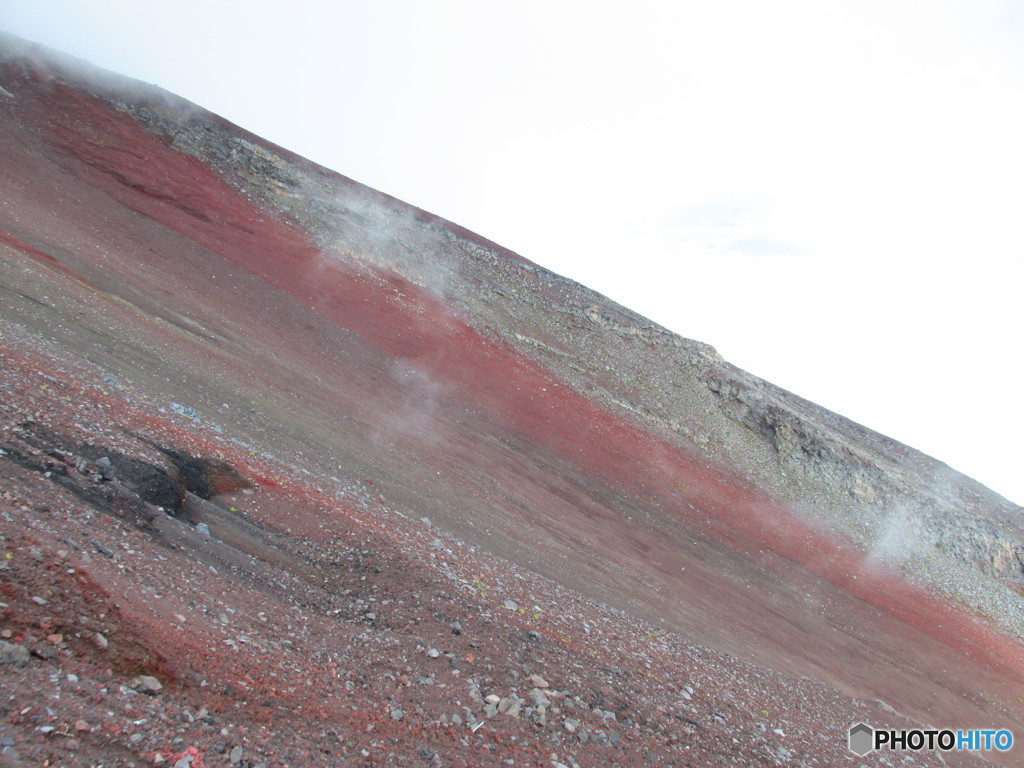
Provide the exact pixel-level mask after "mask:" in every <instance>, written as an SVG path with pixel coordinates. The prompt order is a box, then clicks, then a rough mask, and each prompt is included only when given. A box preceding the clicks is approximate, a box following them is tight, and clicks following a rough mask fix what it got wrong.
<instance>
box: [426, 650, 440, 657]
mask: <svg viewBox="0 0 1024 768" xmlns="http://www.w3.org/2000/svg"><path fill="white" fill-rule="evenodd" d="M440 655H441V652H440V651H439V650H437V648H431V649H430V650H428V651H427V656H429V657H430V658H432V659H436V658H437V657H438V656H440Z"/></svg>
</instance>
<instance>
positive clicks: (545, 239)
mask: <svg viewBox="0 0 1024 768" xmlns="http://www.w3.org/2000/svg"><path fill="white" fill-rule="evenodd" d="M0 28H3V29H6V30H7V31H10V32H14V33H15V34H19V35H22V36H23V37H27V38H29V39H32V40H36V41H39V42H42V43H45V44H47V45H49V46H51V47H55V48H58V49H61V50H64V51H67V52H69V53H72V54H74V55H76V56H80V57H82V58H85V59H88V60H89V61H92V62H93V63H95V64H98V65H100V66H103V67H106V68H108V69H113V70H116V71H118V72H122V73H124V74H127V75H131V76H133V77H137V78H139V79H142V80H145V81H148V82H152V83H156V84H158V85H160V86H162V87H163V88H166V89H168V90H170V91H174V92H175V93H178V94H180V95H182V96H184V97H185V98H187V99H190V100H191V101H194V102H196V103H198V104H200V105H202V106H204V107H206V108H208V109H211V110H213V111H214V112H217V113H219V114H221V115H223V116H224V117H227V118H228V119H230V120H232V121H234V122H236V123H238V124H240V125H242V126H244V127H245V128H247V129H249V130H252V131H253V132H255V133H257V134H260V135H262V136H264V137H266V138H268V139H270V140H272V141H274V142H277V143H278V144H281V145H283V146H285V147H287V148H288V149H291V150H294V151H296V152H298V153H300V154H302V155H305V156H307V157H309V158H311V159H313V160H315V161H317V162H319V163H322V164H323V165H326V166H328V167H330V168H332V169H334V170H337V171H339V172H341V173H343V174H345V175H347V176H350V177H352V178H354V179H356V180H358V181H361V182H364V183H366V184H369V185H370V186H372V187H375V188H377V189H380V190H382V191H384V192H387V193H389V194H391V195H394V196H396V197H399V198H401V199H403V200H405V201H407V202H409V203H412V204H413V205H416V206H419V207H421V208H425V209H427V210H429V211H432V212H433V213H436V214H439V215H441V216H444V217H445V218H448V219H451V220H452V221H455V222H457V223H459V224H462V225H464V226H467V227H469V228H470V229H472V230H475V231H477V232H479V233H480V234H482V235H484V236H485V237H488V238H490V239H492V240H495V241H497V242H498V243H500V244H502V245H505V246H507V247H509V248H512V249H513V250H515V251H517V252H519V253H521V254H522V255H524V256H526V257H527V258H529V259H531V260H533V261H535V262H538V263H539V264H541V265H543V266H545V267H548V268H549V269H552V270H554V271H556V272H559V273H561V274H563V275H566V276H568V277H571V278H573V279H575V280H578V281H580V282H582V283H584V284H586V285H588V286H590V287H591V288H594V289H596V290H598V291H600V292H602V293H604V294H606V295H608V296H609V297H611V298H612V299H614V300H616V301H618V302H620V303H622V304H625V305H626V306H629V307H630V308H632V309H634V310H636V311H638V312H640V313H641V314H644V315H646V316H648V317H650V318H652V319H653V320H655V321H657V322H659V323H661V324H662V325H665V326H667V327H668V328H670V329H671V330H673V331H676V332H677V333H679V334H681V335H683V336H686V337H689V338H694V339H699V340H701V341H704V342H707V343H710V344H712V345H714V346H715V347H717V348H718V350H719V351H720V352H721V353H722V354H723V355H724V356H725V357H726V358H727V359H728V360H730V361H731V362H733V363H735V364H737V365H739V366H740V367H742V368H745V369H747V370H749V371H751V372H753V373H755V374H757V375H759V376H762V377H764V378H766V379H768V380H770V381H773V382H775V383H776V384H779V385H781V386H784V387H786V388H787V389H790V390H792V391H794V392H796V393H797V394H799V395H802V396H804V397H806V398H808V399H811V400H814V401H816V402H818V403H820V404H822V405H824V406H826V407H828V408H831V409H833V410H835V411H838V412H840V413H842V414H844V415H846V416H849V417H850V418H853V419H854V420H856V421H859V422H860V423H862V424H864V425H866V426H868V427H871V428H872V429H875V430H878V431H880V432H883V433H885V434H887V435H890V436H891V437H894V438H896V439H898V440H901V441H903V442H905V443H908V444H910V445H912V446H914V447H916V448H919V449H921V450H923V451H925V452H927V453H929V454H931V455H933V456H935V457H936V458H938V459H941V460H942V461H945V462H947V463H949V464H950V465H951V466H953V467H954V468H956V469H959V470H960V471H963V472H965V473H967V474H969V475H971V476H973V477H975V478H977V479H978V480H980V481H982V482H983V483H986V484H987V485H989V486H991V487H992V488H994V489H995V490H997V491H999V492H1000V493H1002V494H1003V495H1005V496H1007V497H1008V498H1010V499H1012V500H1014V501H1016V502H1018V503H1024V471H1022V464H1024V449H1022V447H1021V445H1022V440H1024V407H1022V404H1021V391H1022V383H1024V382H1022V373H1024V363H1022V360H1021V358H1022V342H1021V336H1022V329H1024V319H1022V302H1021V298H1020V297H1021V291H1022V289H1024V139H1022V137H1024V3H1022V2H1020V1H1019V0H1018V1H1015V2H1000V1H997V0H964V1H963V2H945V1H943V0H921V1H920V2H910V1H909V0H883V1H881V2H875V1H874V0H856V1H851V2H830V1H829V0H808V1H807V2H792V1H790V0H775V1H774V2H770V3H769V2H763V0H748V1H742V0H741V1H737V2H732V1H729V0H702V1H701V2H685V1H684V0H676V1H675V2H660V3H645V2H637V1H636V0H633V1H632V2H629V3H610V2H609V3H600V2H596V3H595V2H586V3H583V2H581V3H571V2H563V3H559V2H557V1H556V0H547V2H529V1H528V0H517V2H514V3H509V2H502V3H499V2H486V1H485V0H475V1H473V0H467V1H466V2H441V1H439V0H431V1H430V2H425V1H423V2H418V1H416V0H409V1H408V2H398V1H381V2H367V1H366V0H362V1H358V2H357V1H353V2H347V1H343V0H336V1H335V2H327V1H324V2H311V1H310V2H303V1H302V0H290V1H289V2H285V1H283V0H282V1H281V2H267V1H263V2H261V1H259V0H249V1H248V2H245V3H238V2H217V0H204V1H203V2H196V1H195V0H177V1H176V2H173V3H159V4H158V3H149V2H128V1H125V2H115V1H114V0H89V1H88V2H85V1H79V2H71V1H65V2H60V1H59V0H0Z"/></svg>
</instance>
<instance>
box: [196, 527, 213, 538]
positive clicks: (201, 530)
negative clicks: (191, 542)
mask: <svg viewBox="0 0 1024 768" xmlns="http://www.w3.org/2000/svg"><path fill="white" fill-rule="evenodd" d="M196 533H198V534H199V535H200V536H202V537H203V538H206V539H208V538H210V526H208V525H207V524H206V523H196Z"/></svg>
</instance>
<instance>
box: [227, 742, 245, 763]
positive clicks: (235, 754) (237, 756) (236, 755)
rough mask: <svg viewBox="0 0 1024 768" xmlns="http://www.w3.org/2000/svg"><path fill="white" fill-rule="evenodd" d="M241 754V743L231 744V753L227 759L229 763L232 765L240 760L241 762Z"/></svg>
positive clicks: (242, 752)
mask: <svg viewBox="0 0 1024 768" xmlns="http://www.w3.org/2000/svg"><path fill="white" fill-rule="evenodd" d="M243 754H244V751H243V749H242V747H241V745H238V744H236V745H235V746H233V747H232V748H231V754H230V755H228V760H229V761H230V763H231V764H232V765H238V764H239V763H240V762H242V755H243Z"/></svg>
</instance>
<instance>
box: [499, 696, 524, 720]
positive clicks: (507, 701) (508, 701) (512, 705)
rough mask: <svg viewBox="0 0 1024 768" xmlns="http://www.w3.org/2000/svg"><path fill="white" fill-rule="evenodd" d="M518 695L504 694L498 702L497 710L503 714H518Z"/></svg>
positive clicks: (513, 715)
mask: <svg viewBox="0 0 1024 768" xmlns="http://www.w3.org/2000/svg"><path fill="white" fill-rule="evenodd" d="M519 709H520V704H519V697H518V696H506V697H505V698H504V699H502V700H501V701H499V702H498V712H500V713H501V714H503V715H509V716H510V717H518V716H519Z"/></svg>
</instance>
